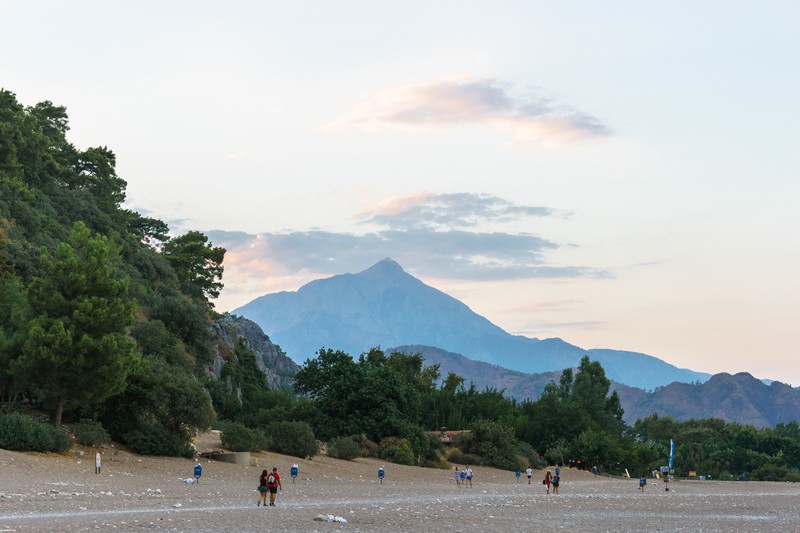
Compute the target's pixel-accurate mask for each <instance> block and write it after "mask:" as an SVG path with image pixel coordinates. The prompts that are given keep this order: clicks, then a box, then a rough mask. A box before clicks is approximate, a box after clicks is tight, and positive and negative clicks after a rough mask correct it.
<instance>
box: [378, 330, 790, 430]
mask: <svg viewBox="0 0 800 533" xmlns="http://www.w3.org/2000/svg"><path fill="white" fill-rule="evenodd" d="M386 351H387V353H391V352H403V353H408V354H415V353H419V354H421V355H422V356H423V358H424V360H425V365H426V366H430V365H435V364H438V365H439V366H440V370H441V374H442V378H444V377H446V376H447V374H448V373H449V372H452V373H454V374H458V375H459V376H461V377H463V378H464V381H465V386H467V387H469V386H470V385H475V387H476V388H477V389H478V390H484V389H485V388H487V387H489V388H493V389H497V390H503V391H505V393H504V394H505V396H506V397H509V398H514V399H517V400H520V401H523V400H534V401H535V400H537V399H538V398H539V396H540V395H541V394H542V391H543V390H544V387H545V385H547V384H548V383H550V382H551V381H552V382H555V383H558V382H559V379H560V378H561V371H560V370H559V371H556V372H545V373H541V374H526V373H524V372H518V371H515V370H508V369H507V368H502V367H499V366H497V365H492V364H489V363H484V362H481V361H472V360H470V359H467V358H466V357H464V356H463V355H459V354H456V353H452V352H448V351H445V350H441V349H439V348H434V347H432V346H422V345H405V346H397V347H394V348H389V349H387V350H386ZM611 389H612V390H615V391H616V392H617V394H619V397H620V402H621V404H622V408H623V409H624V410H625V415H624V419H625V422H626V423H627V424H629V425H632V424H633V423H635V422H636V420H638V419H641V418H645V417H647V416H650V415H651V414H653V413H658V415H659V416H670V417H672V418H674V419H676V420H680V421H684V420H689V419H692V418H711V417H714V418H721V419H723V420H725V421H726V422H738V423H740V424H749V425H753V426H756V427H765V426H770V427H774V426H775V424H777V423H779V422H791V421H793V420H800V391H797V390H795V389H793V388H792V387H789V386H788V385H784V384H783V383H779V382H772V384H771V385H766V384H765V383H764V382H762V381H760V380H758V379H756V378H754V377H753V376H751V375H750V374H744V373H743V374H736V375H735V376H731V375H730V374H717V375H714V376H712V377H711V379H709V380H708V381H707V382H705V383H703V384H688V383H672V384H670V385H667V386H666V387H663V388H658V389H657V390H656V391H654V392H651V393H648V392H646V391H644V390H642V389H640V388H636V387H630V386H627V385H623V384H620V383H615V382H612V386H611Z"/></svg>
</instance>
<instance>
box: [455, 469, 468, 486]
mask: <svg viewBox="0 0 800 533" xmlns="http://www.w3.org/2000/svg"><path fill="white" fill-rule="evenodd" d="M455 470H456V487H466V486H467V483H469V488H472V468H470V467H469V466H465V467H464V469H463V470H459V469H458V466H457V465H456V467H455Z"/></svg>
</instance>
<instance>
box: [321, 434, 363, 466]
mask: <svg viewBox="0 0 800 533" xmlns="http://www.w3.org/2000/svg"><path fill="white" fill-rule="evenodd" d="M360 455H361V446H359V445H358V443H357V442H356V441H355V440H353V439H352V438H350V437H336V438H333V439H331V440H330V442H328V456H330V457H333V458H334V459H345V460H347V461H352V460H353V459H355V458H356V457H359V456H360Z"/></svg>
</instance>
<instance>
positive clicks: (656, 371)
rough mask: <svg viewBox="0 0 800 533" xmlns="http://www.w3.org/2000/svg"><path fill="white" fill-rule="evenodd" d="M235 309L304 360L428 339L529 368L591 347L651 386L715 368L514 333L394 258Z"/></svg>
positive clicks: (560, 363) (632, 381)
mask: <svg viewBox="0 0 800 533" xmlns="http://www.w3.org/2000/svg"><path fill="white" fill-rule="evenodd" d="M233 313H234V314H239V315H242V316H244V317H246V318H249V319H250V320H253V321H254V322H256V323H257V324H258V325H259V326H261V328H262V329H263V330H264V331H265V332H267V333H268V334H269V336H270V338H271V339H272V340H273V341H274V342H275V343H276V344H278V345H280V346H281V348H282V349H283V350H284V351H285V352H286V354H287V355H288V356H289V357H291V358H292V359H294V360H295V361H297V362H303V361H305V360H306V359H308V358H313V357H314V354H315V353H316V352H317V351H318V350H319V349H320V348H322V347H326V348H334V349H340V350H343V351H345V352H347V353H350V354H351V355H358V354H360V353H362V352H365V351H367V350H369V349H370V348H372V347H374V346H401V345H412V344H421V345H428V346H436V347H438V348H441V349H443V350H447V351H450V352H455V353H459V354H463V355H464V356H466V357H468V358H470V359H474V360H479V361H485V362H488V363H492V364H496V365H500V366H502V367H504V368H508V369H512V370H517V371H520V372H527V373H541V372H547V371H554V370H560V369H563V368H567V367H574V366H577V365H578V362H579V361H580V358H581V357H583V356H584V355H587V354H588V355H589V357H590V358H591V359H593V360H597V361H599V362H600V363H601V364H602V365H603V367H604V368H605V369H606V373H607V375H608V376H609V378H610V379H612V380H614V381H617V382H619V383H625V384H628V385H632V386H637V387H641V388H645V389H653V388H655V387H658V386H662V385H667V384H669V383H672V382H673V381H681V382H694V381H701V382H702V381H705V380H706V379H708V378H709V376H710V375H709V374H705V373H701V372H694V371H692V370H688V369H681V368H677V367H675V366H673V365H670V364H668V363H666V362H664V361H662V360H660V359H657V358H655V357H652V356H649V355H646V354H642V353H636V352H627V351H619V350H584V349H582V348H580V347H578V346H574V345H572V344H569V343H567V342H564V341H563V340H561V339H544V340H539V339H536V338H528V337H523V336H520V335H512V334H510V333H508V332H506V331H504V330H503V329H502V328H500V327H498V326H496V325H495V324H493V323H491V322H490V321H489V320H487V319H486V318H484V317H482V316H480V315H478V314H477V313H475V312H473V311H472V310H471V309H470V308H469V307H467V306H466V305H465V304H464V303H462V302H460V301H458V300H456V299H455V298H453V297H451V296H449V295H447V294H445V293H443V292H442V291H439V290H437V289H435V288H433V287H430V286H428V285H426V284H424V283H423V282H422V281H420V280H418V279H417V278H415V277H414V276H411V275H410V274H408V273H406V272H405V271H404V270H403V268H402V267H401V266H400V265H399V264H397V263H396V262H395V261H392V260H391V259H388V258H387V259H384V260H382V261H379V262H378V263H376V264H375V265H373V266H372V267H370V268H368V269H367V270H365V271H363V272H360V273H358V274H340V275H337V276H332V277H330V278H327V279H320V280H315V281H312V282H310V283H307V284H306V285H303V286H302V287H300V289H298V290H297V291H296V292H279V293H274V294H267V295H265V296H261V297H259V298H256V299H255V300H253V301H251V302H249V303H248V304H246V305H244V306H241V307H239V308H237V309H235V310H234V311H233Z"/></svg>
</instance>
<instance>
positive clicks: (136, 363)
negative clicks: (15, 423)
mask: <svg viewBox="0 0 800 533" xmlns="http://www.w3.org/2000/svg"><path fill="white" fill-rule="evenodd" d="M68 131H69V120H68V116H67V112H66V109H64V108H63V107H61V106H57V105H55V104H53V103H52V102H49V101H45V102H41V103H39V104H36V105H33V106H31V107H27V108H26V107H24V106H23V105H21V104H20V103H19V102H17V100H16V97H15V96H14V94H13V93H11V92H9V91H7V90H0V401H2V403H1V404H0V406H2V408H3V410H5V411H11V410H14V409H18V408H20V407H22V406H28V407H30V408H39V409H43V410H45V411H47V412H49V413H50V414H51V417H52V420H53V422H54V423H55V424H56V425H58V424H60V423H61V420H62V417H63V418H65V419H66V420H67V421H73V420H77V419H79V418H90V419H94V420H102V421H103V424H104V425H105V426H106V427H107V428H108V429H109V431H110V433H111V436H112V437H113V438H116V439H119V440H122V441H123V442H128V443H131V442H132V441H135V442H136V443H138V445H139V447H140V449H144V450H148V451H149V452H151V453H163V452H165V451H167V452H168V449H169V450H172V453H181V454H182V453H186V451H187V450H188V446H187V444H188V439H189V438H190V436H191V434H192V433H193V432H194V430H195V429H197V428H204V427H208V426H209V425H210V424H212V423H213V421H214V420H215V416H216V415H215V412H214V409H213V405H212V400H211V396H210V394H209V393H208V391H207V390H206V388H205V387H204V386H203V384H204V380H205V379H206V377H205V376H206V374H207V372H206V365H207V364H208V363H209V362H210V360H211V342H210V336H209V330H208V323H209V320H210V319H211V318H213V311H212V307H213V306H212V305H211V303H210V301H209V299H210V298H214V297H216V296H217V295H218V294H219V290H220V289H221V288H222V283H221V276H222V260H223V258H224V253H225V250H224V249H222V248H219V247H214V246H213V245H211V244H210V243H209V242H208V239H207V238H206V237H205V236H204V235H203V234H201V233H199V232H193V231H190V232H188V233H187V234H186V235H184V236H182V237H178V238H176V239H175V241H176V242H175V243H174V244H170V242H171V240H172V239H171V238H170V236H169V227H168V226H167V224H165V223H164V222H162V221H160V220H157V219H153V218H148V217H143V216H141V215H139V214H138V213H135V212H132V211H129V210H125V209H122V208H121V205H122V203H123V202H124V200H125V189H126V186H127V184H126V182H125V181H124V180H123V179H122V178H121V177H120V176H118V175H117V172H116V163H117V161H116V155H115V154H114V153H113V152H112V151H111V150H110V149H109V148H108V147H105V146H100V147H89V148H86V149H78V148H75V147H74V146H73V145H72V144H71V143H70V142H69V141H68V140H67V138H66V134H67V132H68ZM159 443H167V444H165V446H160V445H159Z"/></svg>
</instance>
